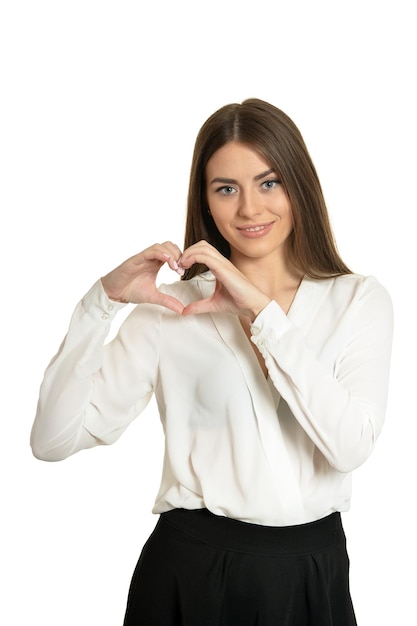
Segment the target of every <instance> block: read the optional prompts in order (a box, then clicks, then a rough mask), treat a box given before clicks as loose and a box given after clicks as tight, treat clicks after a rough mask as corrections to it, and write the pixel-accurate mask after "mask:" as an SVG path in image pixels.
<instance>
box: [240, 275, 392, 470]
mask: <svg viewBox="0 0 417 626" xmlns="http://www.w3.org/2000/svg"><path fill="white" fill-rule="evenodd" d="M392 327H393V313H392V303H391V299H390V297H389V295H388V293H387V291H386V290H385V289H384V287H382V286H381V285H380V284H379V283H378V282H377V281H376V280H375V279H372V278H370V279H369V280H368V279H365V281H364V283H363V285H362V287H361V289H360V290H359V293H358V294H357V295H356V296H355V298H353V299H352V300H351V302H350V303H349V304H347V305H346V312H345V313H342V314H341V315H340V320H339V321H337V322H336V323H335V326H334V328H332V329H331V332H330V331H327V336H326V337H324V336H322V337H321V338H320V339H319V343H320V345H318V344H317V337H314V325H313V327H312V328H310V329H309V334H308V336H307V335H305V334H304V333H303V332H302V329H300V328H297V327H295V326H294V325H293V324H291V322H290V321H289V319H288V318H287V316H286V315H285V314H284V312H283V311H282V309H281V308H280V307H279V306H278V304H277V303H276V302H274V301H272V302H271V303H270V304H269V305H268V306H267V307H266V308H265V309H264V310H263V311H262V312H261V313H260V314H259V315H258V317H257V318H256V319H255V321H254V323H253V324H252V341H253V342H254V343H255V344H256V346H257V347H258V349H259V350H260V352H261V353H262V355H263V357H264V359H265V363H266V365H267V368H268V370H269V375H270V378H271V380H272V382H273V384H274V386H275V387H276V388H277V390H278V391H279V393H280V394H281V396H282V397H283V398H284V400H285V401H286V402H287V403H288V405H289V408H290V410H291V412H292V414H293V415H294V417H295V419H296V420H297V421H298V422H299V424H300V425H301V427H302V428H303V429H304V431H305V432H306V433H307V435H308V436H309V438H310V439H311V440H312V441H313V443H314V444H315V445H316V446H317V447H318V448H319V450H320V451H321V452H322V454H323V455H324V456H325V457H326V459H327V460H328V462H329V463H330V464H331V465H332V466H333V467H334V468H335V469H336V470H338V471H340V472H349V471H351V470H353V469H354V468H355V467H357V466H359V465H360V464H362V463H363V462H364V461H365V459H366V458H367V457H368V456H369V455H370V453H371V451H372V449H373V447H374V444H375V441H376V438H377V437H378V435H379V434H380V432H381V428H382V425H383V422H384V416H385V410H386V402H387V388H388V377H389V365H390V356H391V343H392ZM320 332H322V330H321V331H320ZM311 333H312V335H313V336H312V335H311ZM329 333H330V334H329ZM341 338H342V341H341V340H340V339H341ZM332 344H334V345H336V344H337V345H338V348H337V354H336V353H334V354H332V356H331V358H330V359H329V358H328V353H329V352H331V351H332ZM333 352H334V350H333Z"/></svg>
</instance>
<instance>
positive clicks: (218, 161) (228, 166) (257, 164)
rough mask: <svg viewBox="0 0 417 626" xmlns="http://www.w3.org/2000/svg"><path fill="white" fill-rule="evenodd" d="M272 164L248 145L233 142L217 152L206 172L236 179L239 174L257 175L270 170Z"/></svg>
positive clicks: (210, 160) (209, 162)
mask: <svg viewBox="0 0 417 626" xmlns="http://www.w3.org/2000/svg"><path fill="white" fill-rule="evenodd" d="M271 167H272V166H271V163H270V162H269V161H268V160H267V159H266V158H265V157H264V156H263V155H262V154H260V152H258V151H257V150H256V149H255V148H253V147H252V146H250V145H248V144H244V143H240V142H237V141H231V142H229V143H226V144H225V145H224V146H222V147H221V148H219V149H218V150H216V152H214V153H213V155H212V156H211V158H210V159H209V160H208V162H207V166H206V172H207V175H208V176H211V175H217V174H220V171H221V174H222V175H224V176H225V175H228V176H230V177H232V178H236V177H237V176H238V174H239V173H240V174H241V175H243V174H252V175H256V174H259V173H260V172H262V171H264V170H268V169H270V168H271Z"/></svg>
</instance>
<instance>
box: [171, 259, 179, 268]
mask: <svg viewBox="0 0 417 626" xmlns="http://www.w3.org/2000/svg"><path fill="white" fill-rule="evenodd" d="M172 265H173V266H174V270H177V269H178V263H177V262H176V261H175V260H173V261H172Z"/></svg>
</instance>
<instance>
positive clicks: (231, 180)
mask: <svg viewBox="0 0 417 626" xmlns="http://www.w3.org/2000/svg"><path fill="white" fill-rule="evenodd" d="M274 172H275V170H274V168H273V167H271V169H269V170H266V171H265V172H262V173H261V174H257V175H256V176H254V178H253V180H261V179H262V178H265V176H269V174H272V173H274ZM237 182H238V181H237V180H235V179H234V178H221V177H220V176H216V178H213V180H211V181H210V185H212V184H213V183H223V184H225V185H237Z"/></svg>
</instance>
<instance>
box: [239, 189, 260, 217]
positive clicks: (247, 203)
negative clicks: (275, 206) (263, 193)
mask: <svg viewBox="0 0 417 626" xmlns="http://www.w3.org/2000/svg"><path fill="white" fill-rule="evenodd" d="M260 213H262V207H261V206H260V199H259V198H257V197H256V194H255V193H254V192H251V191H249V190H246V191H241V193H240V198H239V214H240V215H241V216H242V217H243V216H244V217H254V216H256V215H259V214H260Z"/></svg>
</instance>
